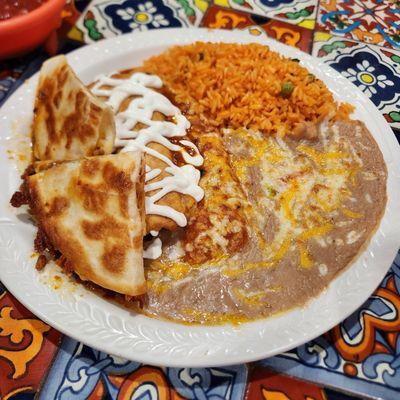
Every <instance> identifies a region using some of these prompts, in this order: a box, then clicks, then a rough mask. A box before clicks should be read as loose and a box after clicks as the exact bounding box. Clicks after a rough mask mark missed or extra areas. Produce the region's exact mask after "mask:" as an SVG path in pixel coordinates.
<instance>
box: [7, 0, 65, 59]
mask: <svg viewBox="0 0 400 400" xmlns="http://www.w3.org/2000/svg"><path fill="white" fill-rule="evenodd" d="M0 1H1V0H0ZM65 2H66V0H47V1H46V2H45V3H43V4H42V5H41V6H40V7H38V8H36V9H34V10H32V11H31V12H29V13H28V14H24V15H20V16H17V17H13V18H10V19H6V20H3V21H0V59H1V58H7V57H11V56H16V55H19V54H22V53H25V52H27V51H30V50H33V49H34V48H35V47H37V46H39V45H40V44H41V43H43V42H44V41H45V40H46V38H47V37H48V36H49V35H50V33H51V32H52V31H53V30H54V29H56V28H58V26H59V24H60V20H61V12H62V9H63V7H64V5H65Z"/></svg>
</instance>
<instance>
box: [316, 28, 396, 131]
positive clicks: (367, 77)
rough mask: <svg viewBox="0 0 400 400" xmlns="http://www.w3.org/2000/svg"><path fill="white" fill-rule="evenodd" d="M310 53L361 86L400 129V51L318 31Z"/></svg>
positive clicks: (386, 116) (392, 124)
mask: <svg viewBox="0 0 400 400" xmlns="http://www.w3.org/2000/svg"><path fill="white" fill-rule="evenodd" d="M312 54H313V55H314V56H316V57H321V58H323V59H324V61H326V62H327V63H328V64H329V65H331V66H332V67H333V68H335V69H336V70H338V71H339V72H341V73H342V74H343V76H345V77H346V78H348V79H349V80H350V81H351V82H353V83H354V84H355V85H356V86H358V88H359V89H361V90H362V91H363V92H364V93H365V94H366V95H367V96H368V97H369V98H370V99H371V100H372V102H373V103H374V104H375V106H376V107H377V108H378V109H379V110H380V111H381V112H382V114H383V115H384V117H385V118H386V120H387V121H388V122H389V124H390V125H391V127H392V128H393V129H396V130H399V129H400V50H394V49H389V48H383V47H379V46H374V45H369V44H362V43H357V42H355V41H353V40H349V39H344V38H343V37H340V36H333V35H331V34H328V33H324V32H317V33H316V34H315V36H314V45H313V51H312Z"/></svg>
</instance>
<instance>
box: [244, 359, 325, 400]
mask: <svg viewBox="0 0 400 400" xmlns="http://www.w3.org/2000/svg"><path fill="white" fill-rule="evenodd" d="M326 398H327V397H326V396H325V395H324V391H323V389H321V388H320V387H318V386H316V385H313V384H311V383H306V382H302V381H299V380H298V379H293V378H290V377H288V376H285V375H280V374H277V373H275V372H273V371H272V370H269V369H267V368H263V367H261V366H253V367H252V368H250V371H249V384H248V386H247V399H248V400H258V399H260V400H269V399H276V400H278V399H279V400H280V399H282V400H297V399H307V400H326Z"/></svg>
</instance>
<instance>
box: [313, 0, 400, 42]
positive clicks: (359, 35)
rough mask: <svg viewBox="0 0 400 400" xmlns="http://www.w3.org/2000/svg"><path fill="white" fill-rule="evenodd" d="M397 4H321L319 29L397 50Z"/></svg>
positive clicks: (324, 0)
mask: <svg viewBox="0 0 400 400" xmlns="http://www.w3.org/2000/svg"><path fill="white" fill-rule="evenodd" d="M399 16H400V1H398V0H321V1H320V6H319V14H318V24H319V26H320V28H321V29H324V30H326V31H329V32H332V33H333V34H335V35H341V36H343V37H345V38H348V39H353V40H357V41H360V42H365V43H371V44H376V45H379V46H385V47H389V48H398V49H399V48H400V18H399Z"/></svg>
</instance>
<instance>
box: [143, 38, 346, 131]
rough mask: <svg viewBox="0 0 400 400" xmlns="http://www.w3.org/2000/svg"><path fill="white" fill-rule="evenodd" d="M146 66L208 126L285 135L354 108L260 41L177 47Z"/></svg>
mask: <svg viewBox="0 0 400 400" xmlns="http://www.w3.org/2000/svg"><path fill="white" fill-rule="evenodd" d="M144 70H145V71H146V72H149V73H153V74H156V75H158V76H160V78H161V79H162V80H163V81H164V83H165V84H166V85H167V86H168V88H169V89H170V90H171V92H172V94H173V96H174V101H175V102H176V103H177V105H178V106H180V107H181V108H182V109H183V110H185V111H186V112H187V116H188V118H189V119H190V120H191V122H192V123H195V124H198V123H199V122H201V123H202V125H205V126H207V127H209V128H217V129H220V128H234V129H236V128H243V127H245V128H250V129H254V130H260V131H262V132H264V133H266V134H278V135H282V136H283V135H285V134H291V133H292V134H293V133H294V132H295V131H296V126H298V124H299V123H302V122H313V123H318V122H319V121H321V120H322V119H323V118H325V117H326V116H335V118H338V119H347V118H348V116H349V114H350V113H351V112H352V106H350V105H349V104H342V105H340V106H339V105H338V104H337V103H336V102H335V100H334V99H333V96H332V94H331V92H330V91H329V90H328V88H327V87H326V86H325V84H324V83H323V82H322V81H320V80H319V79H316V78H315V77H314V75H312V74H310V73H309V71H307V69H305V68H304V67H302V66H300V65H299V63H298V62H296V60H290V59H287V58H284V57H282V56H280V55H279V54H278V53H275V52H273V51H271V50H270V49H269V48H268V47H267V46H263V45H260V44H247V45H240V44H227V43H203V42H197V43H194V44H191V45H187V46H175V47H172V48H171V49H169V50H167V51H166V52H164V53H162V54H161V55H158V56H155V57H152V58H150V59H148V60H147V61H146V62H145V63H144ZM288 83H289V86H290V87H291V88H292V91H291V93H290V95H288V96H285V95H283V92H282V87H283V86H282V85H287V84H288ZM199 119H200V120H199Z"/></svg>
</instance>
